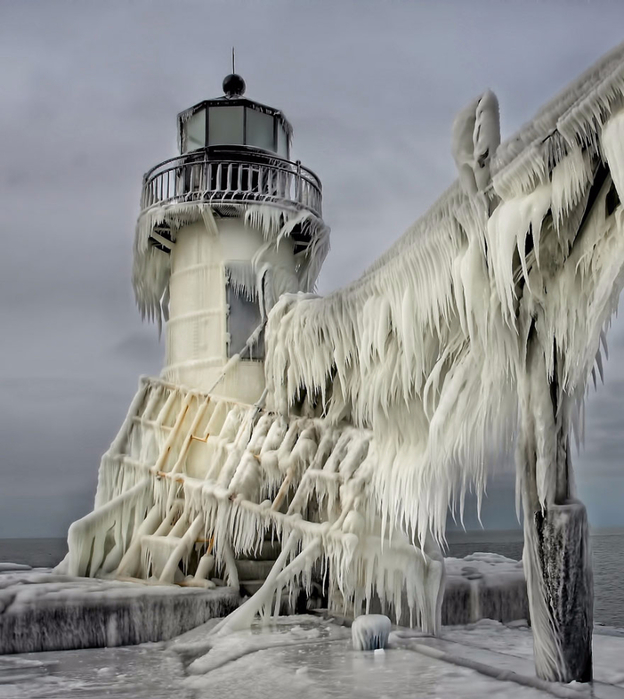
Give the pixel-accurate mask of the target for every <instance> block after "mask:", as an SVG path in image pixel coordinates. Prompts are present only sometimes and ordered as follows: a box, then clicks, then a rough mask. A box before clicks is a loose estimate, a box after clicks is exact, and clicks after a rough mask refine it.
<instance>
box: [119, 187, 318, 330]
mask: <svg viewBox="0 0 624 699" xmlns="http://www.w3.org/2000/svg"><path fill="white" fill-rule="evenodd" d="M204 194H206V193H202V192H197V191H193V192H191V193H190V194H189V196H191V199H190V200H189V201H176V202H175V203H169V204H166V205H154V206H151V207H150V208H148V209H145V210H144V211H142V212H141V216H140V217H139V220H138V221H137V225H136V233H135V240H134V264H133V269H132V284H133V286H134V293H135V297H136V300H137V305H138V306H139V310H140V312H141V315H142V317H143V318H147V319H149V320H156V321H157V322H158V324H159V325H160V324H161V322H162V318H163V316H164V318H165V320H166V319H167V313H168V304H169V299H168V288H169V276H170V272H171V269H170V262H171V258H170V256H169V255H163V254H162V253H161V252H160V251H159V250H158V249H157V248H155V247H154V246H153V245H151V244H150V236H151V235H152V231H153V229H154V226H160V225H163V224H164V225H166V226H167V227H168V228H169V230H170V232H171V234H172V236H173V239H174V240H175V235H176V231H178V230H179V229H180V228H181V227H182V226H185V225H187V224H189V223H192V222H194V221H203V222H204V224H205V226H206V232H207V234H208V235H217V234H218V233H217V231H216V227H215V224H214V220H213V216H212V211H213V209H219V210H220V211H224V210H226V213H228V214H230V215H231V213H232V212H236V213H239V214H241V215H242V216H244V220H245V223H246V225H248V226H251V227H252V228H256V229H257V230H259V231H261V233H262V235H263V236H264V239H265V241H266V242H267V244H272V245H279V243H280V240H282V239H283V238H285V237H289V236H290V235H291V234H292V232H293V230H294V229H295V228H298V230H300V231H302V232H304V233H305V234H306V235H307V236H309V238H310V241H311V242H310V245H309V246H308V248H307V249H306V251H305V252H303V253H302V254H301V255H300V259H298V260H297V282H298V283H297V289H300V290H303V291H312V290H313V288H314V285H315V283H316V279H317V277H318V274H319V272H320V269H321V266H322V264H323V261H324V260H325V257H326V256H327V253H328V252H329V228H328V227H327V226H325V224H324V223H323V222H322V221H321V220H320V219H318V218H317V217H316V216H315V215H314V214H312V213H311V212H309V211H287V210H284V209H281V208H278V207H275V206H271V205H269V204H243V203H237V202H236V201H235V198H236V191H232V192H231V195H232V197H233V199H234V200H233V201H232V202H228V204H227V205H223V204H221V205H218V206H217V205H214V206H213V205H211V203H210V197H209V196H208V194H206V196H204ZM206 197H208V198H207V199H206ZM254 262H255V264H254V268H253V270H252V278H253V280H254V281H256V280H259V278H261V276H262V272H263V264H262V263H263V260H262V256H261V255H259V256H258V257H257V258H256V260H255V261H254ZM228 273H229V274H232V273H233V274H234V275H235V283H236V284H240V283H241V279H240V276H239V277H236V270H232V269H230V270H228ZM248 277H249V275H246V277H245V279H247V278H248ZM243 283H244V282H243ZM246 290H247V293H251V294H252V295H255V294H256V290H255V284H254V285H253V286H252V285H249V286H248V288H247V289H246Z"/></svg>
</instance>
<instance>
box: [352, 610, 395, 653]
mask: <svg viewBox="0 0 624 699" xmlns="http://www.w3.org/2000/svg"><path fill="white" fill-rule="evenodd" d="M391 628H392V623H391V622H390V619H388V617H387V616H384V615H383V614H363V615H362V616H359V617H357V618H356V619H354V621H353V624H352V626H351V642H352V643H353V648H354V649H355V650H378V649H380V648H385V647H386V645H387V643H388V636H389V635H390V630H391Z"/></svg>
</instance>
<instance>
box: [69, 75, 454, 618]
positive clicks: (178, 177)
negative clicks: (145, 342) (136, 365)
mask: <svg viewBox="0 0 624 699" xmlns="http://www.w3.org/2000/svg"><path fill="white" fill-rule="evenodd" d="M223 91H224V94H223V95H222V96H221V97H217V98H215V99H210V100H204V101H202V102H199V103H197V104H195V105H194V106H192V107H190V108H189V109H187V110H185V111H183V112H181V113H180V114H179V115H178V146H179V154H178V155H177V156H175V157H173V158H171V159H169V160H166V161H164V162H162V163H160V164H158V165H156V166H155V167H154V168H152V169H151V170H149V171H148V172H147V173H146V174H145V176H144V180H143V189H142V194H141V210H140V213H139V218H138V222H137V226H136V234H135V244H134V266H133V285H134V289H135V294H136V299H137V303H138V305H139V308H140V311H141V313H142V314H143V316H144V317H146V318H148V319H151V320H154V321H155V322H157V323H158V325H159V327H160V328H161V329H164V334H165V340H166V359H165V365H164V367H163V370H162V373H161V376H160V377H142V378H141V380H140V383H139V388H138V391H137V393H136V395H135V397H134V399H133V400H132V403H131V405H130V408H129V410H128V413H127V416H126V418H125V420H124V422H123V424H122V425H121V428H120V430H119V433H118V434H117V436H116V437H115V439H114V440H113V442H112V443H111V445H110V447H109V449H108V450H107V452H106V453H105V454H104V455H103V456H102V460H101V464H100V470H99V475H98V486H97V492H96V496H95V503H94V509H93V511H92V512H90V513H89V514H87V515H86V516H84V517H83V518H81V519H79V520H77V521H76V522H74V523H73V524H72V525H71V527H70V529H69V533H68V548H69V553H68V556H67V557H66V559H65V560H64V561H63V563H62V564H61V566H59V571H64V572H67V573H69V574H70V575H72V576H91V577H105V578H118V579H121V580H124V581H137V582H140V583H144V582H145V581H149V582H158V583H159V584H167V585H180V586H183V587H196V588H202V589H205V590H210V589H212V588H214V587H215V586H221V585H223V584H224V583H225V585H226V586H228V587H230V588H232V591H233V594H234V596H235V598H236V602H237V601H238V600H239V597H238V595H239V592H240V593H242V595H244V596H250V600H253V601H252V602H251V606H241V607H240V610H241V611H240V615H237V616H235V617H233V618H232V619H230V620H229V621H227V624H230V625H231V626H232V625H233V626H232V628H243V627H244V626H245V625H246V624H248V623H250V621H251V620H252V619H253V617H254V615H255V613H256V611H260V610H262V612H263V613H265V612H266V613H269V610H275V611H279V610H280V609H281V608H282V605H281V600H282V596H281V595H282V591H284V593H285V594H284V600H286V598H288V605H287V607H288V608H289V609H291V610H292V609H293V605H294V604H295V601H296V600H298V599H300V598H301V596H303V597H306V598H307V602H306V604H307V603H310V604H317V603H318V604H322V605H327V606H329V607H330V608H332V609H336V610H338V609H341V610H344V609H347V608H349V609H353V610H355V611H356V612H358V613H359V612H360V611H361V610H362V609H363V608H364V606H363V605H365V604H366V605H368V604H369V603H370V602H371V601H372V600H373V599H378V600H379V601H380V602H381V604H382V605H388V606H390V607H392V608H393V609H395V610H396V615H397V618H400V616H401V609H402V608H403V609H405V608H407V609H408V611H409V617H410V619H412V618H413V619H422V625H423V628H425V629H426V630H435V629H437V628H438V627H439V624H440V619H441V616H440V609H441V595H442V589H443V588H442V581H443V564H442V558H441V554H440V553H439V550H437V549H436V550H432V547H428V548H427V549H426V550H425V551H424V552H423V551H421V550H420V549H418V548H417V547H415V546H414V545H412V544H411V543H410V541H409V539H408V537H407V534H406V533H404V532H400V531H398V530H397V529H395V530H393V536H392V538H391V537H390V532H389V530H388V528H387V527H386V528H385V529H384V527H383V526H382V523H381V519H380V517H379V512H378V498H377V492H376V490H375V486H374V478H373V476H374V472H375V467H376V464H377V462H378V459H379V452H378V451H377V448H376V446H375V441H374V438H373V434H372V432H371V431H370V430H369V429H367V428H366V427H361V426H359V425H356V424H355V423H354V421H353V419H352V414H353V413H352V412H351V411H350V410H348V409H345V410H343V409H341V407H340V406H338V409H333V408H332V406H331V405H329V402H330V399H331V401H333V402H335V403H337V404H338V403H339V402H340V401H341V400H342V401H344V400H346V399H348V394H347V393H343V388H346V389H349V384H348V383H343V382H344V380H345V379H347V382H348V381H349V371H346V372H342V373H341V374H340V375H338V374H336V373H335V372H333V370H332V369H331V368H330V370H329V371H328V372H326V374H325V376H324V383H323V385H322V386H321V385H319V386H318V387H316V386H315V387H313V388H312V389H311V390H309V391H308V390H306V387H305V385H304V381H299V380H298V384H299V385H300V386H301V387H303V388H302V391H300V392H298V393H297V395H296V396H294V398H293V399H292V400H290V399H289V400H286V401H283V400H282V397H283V395H284V393H285V392H286V391H288V390H289V389H290V388H294V387H293V385H292V380H291V378H292V376H291V375H294V374H293V373H292V372H283V373H282V374H281V375H278V374H280V372H279V367H280V362H282V361H283V358H284V356H286V355H287V354H288V352H290V345H291V344H292V343H291V341H290V340H287V341H286V342H283V341H282V339H281V330H282V329H284V330H285V331H286V332H290V331H291V329H292V326H291V324H290V319H291V317H292V316H293V314H294V313H297V312H298V308H299V307H300V306H305V307H309V308H310V309H314V308H316V306H317V304H318V303H319V302H320V301H321V299H319V298H318V297H313V295H312V294H310V293H308V292H311V291H313V289H314V284H315V281H316V278H317V276H318V273H319V270H320V267H321V265H322V263H323V260H324V258H325V255H326V254H327V252H328V248H329V229H328V227H327V226H326V225H325V223H324V222H323V218H322V208H321V183H320V181H319V179H318V177H317V176H316V175H315V174H314V173H313V172H312V171H311V170H309V169H308V168H306V167H304V166H303V165H302V164H301V162H300V161H298V160H293V159H292V156H291V148H292V128H291V126H290V123H289V122H288V120H287V119H286V118H285V117H284V115H283V114H282V113H281V112H280V111H279V110H277V109H273V108H271V107H267V106H265V105H263V104H261V103H259V102H255V101H252V100H250V99H247V98H246V97H245V82H244V81H243V79H242V78H241V77H240V76H239V75H236V74H234V73H232V74H231V75H228V76H227V77H226V78H225V80H224V82H223ZM301 292H303V293H301ZM354 294H355V296H356V298H357V299H358V300H361V298H362V297H360V296H359V295H357V289H355V291H354ZM372 300H373V302H374V301H375V298H374V297H373V299H372ZM334 302H335V305H334V306H332V307H331V308H330V309H329V311H328V313H327V316H325V315H323V316H322V320H326V319H327V318H333V319H335V323H334V325H333V328H332V333H334V331H335V334H327V335H322V334H319V335H318V336H317V337H313V336H314V328H315V327H317V323H318V320H315V319H312V322H311V324H309V325H308V326H306V327H302V328H301V333H300V334H301V335H306V337H310V338H312V339H311V341H310V342H308V344H307V346H306V347H305V348H302V351H300V352H299V353H298V356H299V359H300V360H301V366H302V367H303V366H304V365H306V364H307V363H308V361H307V360H308V359H309V358H310V357H313V356H314V353H315V351H316V352H318V351H319V350H320V351H321V353H323V352H325V354H324V355H323V356H329V354H328V351H327V350H328V348H330V347H331V348H333V349H332V351H337V352H339V350H340V347H341V346H343V345H344V343H345V341H346V339H345V338H341V337H340V333H341V328H342V327H343V326H344V325H346V324H348V323H349V322H351V321H350V320H349V318H348V317H347V316H348V315H349V313H350V310H349V308H348V307H346V306H345V307H342V306H341V297H340V296H334V297H333V300H332V298H331V297H330V303H334ZM369 308H370V309H371V314H370V318H371V319H373V318H374V317H376V314H377V309H378V308H379V311H380V313H379V317H380V318H383V317H384V315H383V306H379V307H377V306H376V305H374V304H373V305H369ZM344 314H346V316H345V315H344ZM343 316H344V317H343ZM386 326H387V323H386ZM265 329H266V337H265ZM382 339H383V338H382ZM382 344H383V343H382ZM363 346H370V342H368V343H367V342H364V343H363ZM265 349H266V366H265ZM353 356H355V354H354V355H353ZM343 359H345V360H346V361H348V358H346V357H343ZM318 365H319V363H318V362H316V363H315V362H312V363H311V364H310V365H309V366H308V369H310V370H311V371H312V372H314V371H315V368H316V366H318ZM297 370H298V369H297ZM265 376H266V377H267V385H266V386H265ZM317 388H318V390H317ZM295 390H296V389H295ZM265 394H266V401H264V400H263V396H265ZM344 407H346V406H344ZM328 408H332V410H331V412H328ZM425 590H426V592H424V591H425ZM404 592H405V594H406V597H405V598H404ZM404 600H405V602H406V604H405V603H404Z"/></svg>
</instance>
